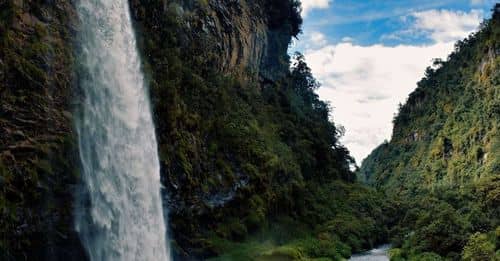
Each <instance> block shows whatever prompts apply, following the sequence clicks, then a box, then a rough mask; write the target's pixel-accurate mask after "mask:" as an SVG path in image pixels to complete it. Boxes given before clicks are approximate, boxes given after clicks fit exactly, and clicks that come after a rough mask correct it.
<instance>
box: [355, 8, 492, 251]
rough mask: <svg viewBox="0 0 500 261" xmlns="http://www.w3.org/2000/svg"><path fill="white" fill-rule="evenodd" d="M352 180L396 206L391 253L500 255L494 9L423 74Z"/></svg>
mask: <svg viewBox="0 0 500 261" xmlns="http://www.w3.org/2000/svg"><path fill="white" fill-rule="evenodd" d="M358 175H359V176H360V178H361V179H363V180H366V182H367V183H369V184H370V185H372V186H375V187H376V188H378V189H379V190H381V191H382V192H384V193H385V194H386V195H387V196H388V198H390V199H391V200H394V202H393V204H394V205H395V206H397V210H396V211H395V213H394V216H395V217H396V219H395V220H394V221H393V222H394V223H393V224H391V226H393V229H392V230H391V236H392V238H393V241H394V246H395V247H398V248H401V249H398V250H394V253H395V255H396V254H397V256H403V257H410V256H418V254H419V253H424V252H428V254H427V255H429V256H430V255H432V254H430V252H433V253H434V254H438V255H440V256H442V257H448V258H451V259H458V258H459V257H460V256H462V255H463V257H464V258H465V259H466V260H493V259H494V256H496V258H499V254H498V252H497V254H495V251H497V250H498V249H499V243H500V242H499V241H498V237H499V232H500V229H499V228H498V226H499V225H500V223H499V221H500V219H499V217H500V6H499V5H498V4H497V6H496V7H495V10H494V14H493V17H492V18H491V19H490V20H487V21H485V22H483V24H481V26H480V30H479V31H478V32H477V33H473V34H472V35H470V36H469V37H468V38H467V39H464V40H462V41H459V42H457V43H456V45H455V50H454V52H453V53H452V54H451V55H450V56H449V57H448V59H447V60H446V61H441V60H435V61H434V64H433V66H432V67H429V68H428V69H427V70H426V72H425V77H424V78H423V79H422V80H421V81H420V82H419V83H418V87H417V89H416V90H415V91H414V92H412V93H411V94H410V95H409V97H408V100H407V102H406V104H404V105H402V106H401V107H400V109H399V113H398V114H397V116H396V117H395V118H394V129H393V134H392V139H391V141H390V142H387V143H384V144H382V145H380V146H379V147H378V148H376V149H375V150H374V151H373V152H372V153H371V154H370V155H369V157H368V158H366V159H365V160H364V161H363V164H362V166H361V169H360V171H359V172H358ZM495 231H496V232H495ZM495 244H496V245H495ZM464 246H465V250H463V249H464ZM471 251H472V252H473V251H476V252H477V251H479V252H484V257H473V256H475V255H476V254H471ZM471 256H472V257H471ZM420 258H423V257H422V256H420ZM417 260H420V259H417ZM432 260H434V259H432Z"/></svg>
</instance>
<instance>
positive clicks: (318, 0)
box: [301, 0, 331, 17]
mask: <svg viewBox="0 0 500 261" xmlns="http://www.w3.org/2000/svg"><path fill="white" fill-rule="evenodd" d="M330 2H331V0H302V1H301V3H302V16H303V17H305V16H307V13H308V12H309V11H311V10H312V9H325V8H328V7H329V6H330Z"/></svg>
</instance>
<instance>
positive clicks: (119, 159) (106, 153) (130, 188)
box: [76, 0, 170, 261]
mask: <svg viewBox="0 0 500 261" xmlns="http://www.w3.org/2000/svg"><path fill="white" fill-rule="evenodd" d="M77 9H78V14H79V17H80V22H81V28H80V34H79V41H80V46H79V47H80V50H79V52H80V57H79V59H80V62H81V75H80V78H81V81H80V85H81V87H82V89H83V92H84V97H85V98H84V100H83V104H82V108H81V113H80V117H79V118H78V120H77V122H76V127H77V131H78V136H79V146H80V157H81V163H82V168H83V170H82V173H83V174H82V175H83V177H82V179H83V182H84V187H85V189H84V190H85V191H86V193H85V196H82V197H84V198H85V199H84V200H82V201H86V203H82V204H81V206H80V209H77V215H76V229H77V231H78V232H79V233H80V237H81V239H82V242H83V244H84V246H85V248H86V250H87V252H88V254H89V257H90V259H91V260H94V261H96V260H98V261H107V260H141V261H143V260H169V259H170V254H169V247H168V245H167V240H166V226H165V221H164V218H163V210H162V202H161V197H160V174H159V173H160V167H159V161H158V154H157V143H156V138H155V132H154V126H153V122H152V116H151V111H150V106H149V100H148V98H147V91H146V89H145V84H144V76H143V74H142V73H141V68H140V67H141V66H140V64H141V63H140V59H139V55H138V53H137V47H136V41H135V37H134V32H133V29H132V23H131V19H130V11H129V6H128V1H127V0H81V1H79V3H78V4H77Z"/></svg>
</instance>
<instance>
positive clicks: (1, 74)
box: [0, 0, 83, 260]
mask: <svg viewBox="0 0 500 261" xmlns="http://www.w3.org/2000/svg"><path fill="white" fill-rule="evenodd" d="M42 2H43V3H42ZM42 2H41V1H36V2H34V1H22V0H21V1H19V0H17V1H1V2H0V235H1V237H0V259H2V260H4V258H5V259H7V260H9V259H14V260H23V259H25V258H27V259H32V260H35V259H38V260H43V259H48V260H59V259H64V260H72V259H78V258H79V257H83V253H82V252H81V248H80V246H79V243H78V239H77V235H76V234H75V233H74V231H73V200H72V199H73V192H74V188H75V185H76V184H77V179H78V178H77V177H78V154H77V150H76V147H75V145H74V144H75V143H74V135H73V130H72V126H73V123H72V113H71V112H72V108H71V107H72V106H71V103H72V102H73V101H74V99H73V97H74V94H75V93H74V90H75V88H74V87H75V86H74V85H73V83H74V77H73V76H74V73H73V58H72V57H73V50H72V41H73V40H72V31H73V30H74V27H73V25H74V24H75V21H76V19H77V17H76V14H75V12H74V8H73V6H72V5H71V4H70V3H69V1H42Z"/></svg>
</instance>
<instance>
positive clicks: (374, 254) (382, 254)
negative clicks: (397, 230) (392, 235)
mask: <svg viewBox="0 0 500 261" xmlns="http://www.w3.org/2000/svg"><path fill="white" fill-rule="evenodd" d="M389 248H390V245H382V246H379V247H377V248H374V249H372V250H370V251H366V252H364V253H361V254H356V255H353V256H352V257H351V258H350V259H349V260H351V261H389V256H388V255H387V251H388V250H389Z"/></svg>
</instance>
